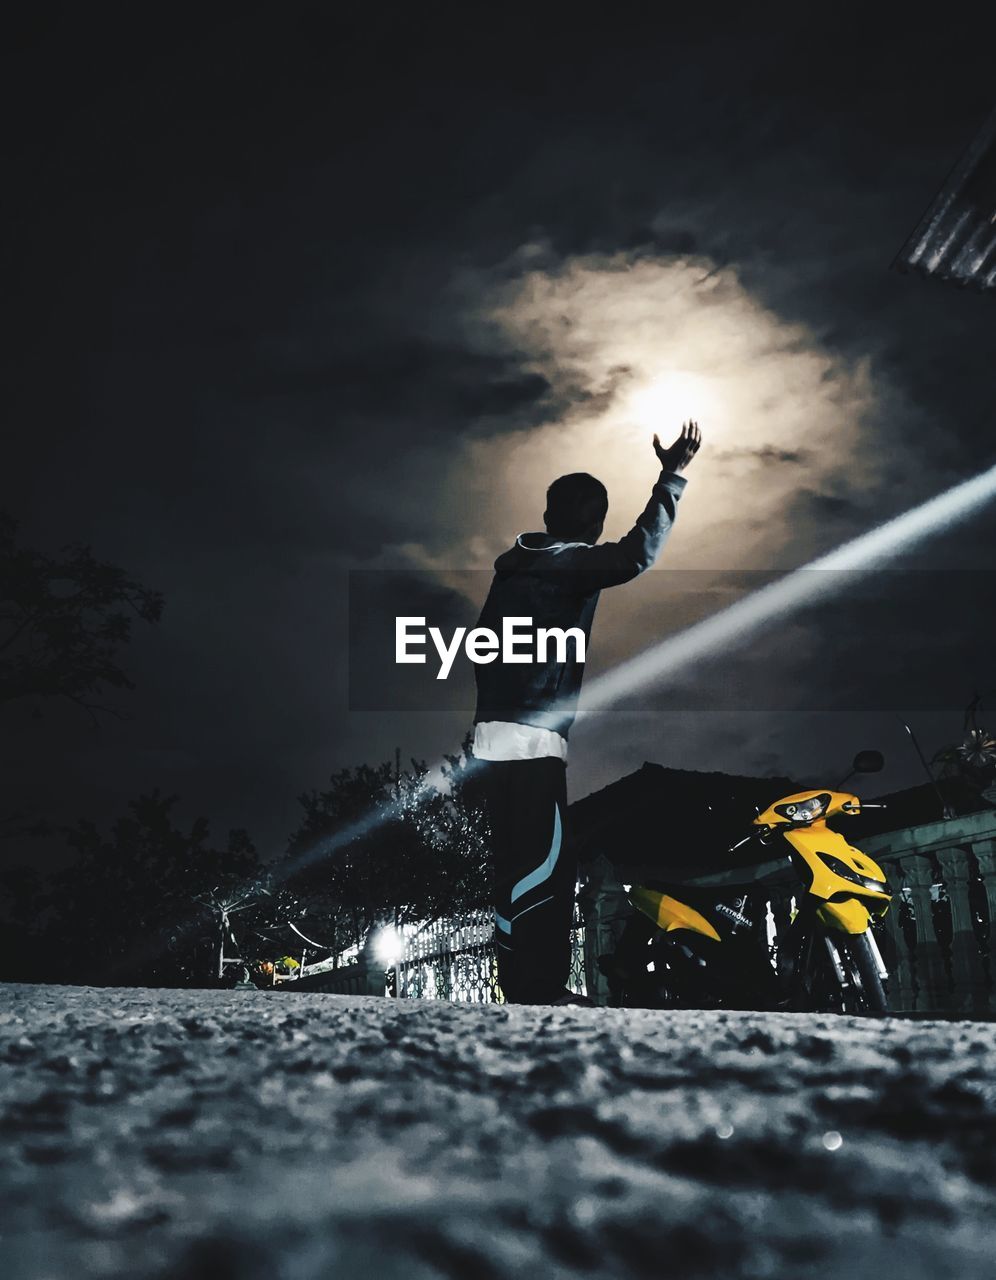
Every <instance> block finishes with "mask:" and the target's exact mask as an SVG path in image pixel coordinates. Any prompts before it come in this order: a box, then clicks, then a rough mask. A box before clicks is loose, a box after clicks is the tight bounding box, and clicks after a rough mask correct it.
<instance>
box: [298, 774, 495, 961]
mask: <svg viewBox="0 0 996 1280" xmlns="http://www.w3.org/2000/svg"><path fill="white" fill-rule="evenodd" d="M299 800H300V803H301V805H302V807H303V809H304V819H303V821H302V823H301V825H300V826H299V827H298V829H297V830H296V831H295V832H294V833H293V835H292V836H291V838H290V842H289V846H288V851H287V856H286V858H285V860H284V862H283V863H282V864H279V865H278V866H277V867H276V868H275V880H276V881H277V882H278V883H280V884H281V885H282V889H281V891H280V892H279V893H277V894H276V895H275V896H274V899H273V909H274V910H275V911H276V912H278V913H282V915H283V918H284V919H285V920H298V921H300V920H301V919H303V918H304V917H307V919H308V920H309V921H310V922H311V928H312V931H313V933H314V935H315V936H316V937H319V936H320V938H321V940H322V941H323V942H324V943H326V944H327V945H328V947H329V949H330V950H339V951H343V950H346V949H347V948H349V947H351V946H356V945H359V944H361V943H362V942H363V940H364V938H365V937H366V935H367V933H368V932H369V930H370V929H371V928H372V927H373V926H374V925H377V924H381V923H387V922H390V923H392V924H394V925H396V926H400V925H402V924H410V923H416V922H424V921H428V920H435V919H440V918H443V917H447V916H451V915H454V914H459V913H460V912H463V911H467V910H471V909H474V908H477V907H480V906H483V905H484V904H485V903H486V902H487V901H488V896H489V894H488V882H487V845H486V838H487V830H486V826H485V823H484V818H483V812H482V809H481V807H480V804H479V801H478V799H477V797H476V796H475V795H474V790H473V786H472V785H469V783H468V773H467V768H466V757H465V755H464V756H456V755H454V756H448V757H447V758H446V765H445V766H444V768H443V771H442V777H441V778H440V779H438V780H433V779H432V778H431V777H430V774H429V770H428V769H427V767H426V765H425V763H424V762H422V761H417V760H412V761H411V763H410V768H408V769H407V770H402V769H401V768H400V764H399V763H398V761H397V760H396V761H395V762H394V763H393V764H392V763H388V762H385V763H383V764H380V765H376V766H369V765H360V766H357V767H355V768H348V769H341V770H339V771H338V772H336V773H334V774H333V775H332V776H331V778H330V779H329V785H328V787H327V788H325V789H324V790H322V791H309V792H306V793H304V794H303V795H301V796H300V797H299ZM350 833H352V834H351V838H345V837H346V836H347V835H349V834H350ZM302 927H303V926H302ZM306 932H307V930H306Z"/></svg>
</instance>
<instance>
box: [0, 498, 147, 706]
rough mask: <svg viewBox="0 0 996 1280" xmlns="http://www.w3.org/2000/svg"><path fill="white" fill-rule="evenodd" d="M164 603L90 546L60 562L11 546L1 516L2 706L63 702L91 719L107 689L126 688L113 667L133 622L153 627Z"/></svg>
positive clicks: (7, 523)
mask: <svg viewBox="0 0 996 1280" xmlns="http://www.w3.org/2000/svg"><path fill="white" fill-rule="evenodd" d="M162 611H163V598H162V596H161V595H160V594H159V593H158V592H156V591H150V590H149V589H148V588H147V587H143V586H142V585H141V584H140V583H138V582H136V581H135V580H134V579H133V578H131V577H129V576H128V574H127V573H126V572H125V571H124V570H123V569H120V568H118V567H117V566H116V565H111V564H103V563H101V562H100V561H98V560H96V559H95V558H94V556H93V554H92V553H91V551H90V550H89V548H88V547H67V548H65V549H64V552H63V556H62V558H61V559H54V558H52V557H51V556H47V555H44V554H42V553H41V552H40V551H32V550H30V549H29V548H27V547H21V546H18V544H17V525H16V523H15V522H14V521H13V520H12V519H11V517H10V516H9V515H7V514H6V513H5V512H0V703H3V702H9V701H11V700H13V699H15V698H28V697H34V698H40V699H45V698H67V699H69V700H70V701H71V702H74V703H76V704H78V705H79V706H82V707H84V708H85V709H86V710H87V711H88V712H90V714H91V715H92V714H93V712H94V711H96V710H101V709H106V708H101V707H100V706H99V705H98V704H95V703H94V702H93V701H92V699H93V698H95V697H96V696H98V695H99V694H100V693H101V691H102V690H104V689H106V688H112V689H120V688H131V687H132V684H131V681H130V680H129V679H128V677H127V676H126V675H125V673H124V671H123V670H122V669H121V668H120V666H119V665H118V661H117V653H118V650H119V648H120V647H121V646H122V645H123V644H126V643H127V642H128V640H129V639H130V638H131V627H132V622H133V620H134V619H135V618H139V619H141V620H142V621H144V622H158V621H159V619H160V617H161V616H162Z"/></svg>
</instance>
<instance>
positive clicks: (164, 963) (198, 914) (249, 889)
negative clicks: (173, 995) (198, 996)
mask: <svg viewBox="0 0 996 1280" xmlns="http://www.w3.org/2000/svg"><path fill="white" fill-rule="evenodd" d="M175 804H176V797H175V796H162V795H160V794H159V793H158V792H154V793H153V794H152V795H148V796H142V797H140V798H139V799H138V800H136V801H134V802H133V803H132V804H131V805H130V806H129V812H128V814H127V815H126V816H125V817H122V818H119V819H118V820H117V822H115V824H114V826H113V827H112V829H111V831H110V833H109V834H108V835H106V836H105V835H102V834H101V832H100V831H99V830H98V829H97V827H96V826H95V825H94V824H93V823H92V822H85V821H84V822H80V823H78V824H77V825H76V826H75V827H73V828H71V829H69V830H68V831H67V833H66V834H67V840H68V843H69V846H70V848H71V849H72V850H73V851H74V853H75V855H76V856H75V858H74V860H73V861H72V862H71V863H70V864H69V865H68V866H67V867H65V868H63V869H61V870H60V871H58V872H56V873H55V874H54V875H53V876H52V877H51V879H50V881H49V883H48V884H47V885H46V886H45V888H44V890H43V891H40V892H38V893H37V894H36V896H35V899H34V901H33V903H32V904H31V908H30V909H31V910H32V912H33V914H34V918H35V921H36V937H35V944H34V945H33V946H32V956H33V961H32V970H33V980H34V981H38V980H47V981H61V982H90V983H95V984H98V985H105V984H110V985H116V984H121V985H130V984H135V983H143V984H148V985H158V986H174V985H182V984H188V983H189V984H196V985H201V986H204V985H210V984H211V983H213V982H214V981H216V980H217V972H218V963H217V962H218V942H219V928H220V924H221V918H222V915H224V914H227V913H226V911H225V908H226V907H227V908H228V909H229V911H230V910H231V909H232V907H233V904H235V903H240V904H241V903H242V902H244V901H246V900H247V899H248V898H249V897H251V896H252V894H253V893H255V892H258V891H261V889H262V876H261V873H260V868H259V863H258V861H257V857H256V851H255V849H254V848H253V845H252V842H251V841H250V839H249V837H248V835H247V834H246V832H245V831H243V830H233V831H231V832H229V836H228V840H227V841H226V843H225V844H224V846H222V847H220V848H219V847H217V846H215V845H214V844H212V843H211V841H210V838H209V835H210V833H209V829H208V823H207V821H206V819H204V818H198V819H197V820H196V821H195V822H194V823H193V824H192V825H191V826H190V828H189V829H187V830H184V829H181V828H180V827H179V826H177V825H176V823H175V822H174V820H173V816H172V810H173V807H174V805H175Z"/></svg>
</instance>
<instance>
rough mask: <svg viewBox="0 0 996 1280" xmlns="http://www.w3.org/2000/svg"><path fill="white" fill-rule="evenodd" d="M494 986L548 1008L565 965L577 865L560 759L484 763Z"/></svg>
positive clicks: (515, 999) (560, 989) (511, 999)
mask: <svg viewBox="0 0 996 1280" xmlns="http://www.w3.org/2000/svg"><path fill="white" fill-rule="evenodd" d="M484 786H485V795H486V798H487V808H488V819H489V821H490V825H491V847H492V858H493V870H494V886H495V941H496V944H497V948H498V981H499V983H500V984H501V989H502V991H503V992H504V993H505V999H506V1000H507V1001H508V1003H509V1004H548V1003H550V1001H552V1000H555V999H556V998H557V996H560V995H563V993H564V989H565V988H566V986H567V980H568V977H569V975H570V967H571V922H572V919H573V915H574V891H575V888H576V884H577V866H576V864H575V863H573V862H572V861H571V859H570V858H568V856H567V854H566V853H565V850H564V817H565V814H566V810H567V769H566V766H565V764H564V761H563V760H556V759H539V760H500V761H487V762H486V763H485V766H484Z"/></svg>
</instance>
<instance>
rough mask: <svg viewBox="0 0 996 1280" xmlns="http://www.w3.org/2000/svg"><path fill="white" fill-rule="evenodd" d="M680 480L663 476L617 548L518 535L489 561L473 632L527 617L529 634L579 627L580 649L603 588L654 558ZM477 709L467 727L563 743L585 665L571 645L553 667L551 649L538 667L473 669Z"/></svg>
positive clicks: (614, 544) (673, 507)
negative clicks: (485, 723)
mask: <svg viewBox="0 0 996 1280" xmlns="http://www.w3.org/2000/svg"><path fill="white" fill-rule="evenodd" d="M686 484H687V481H686V480H685V477H684V476H679V475H677V474H675V473H674V472H673V471H662V472H661V474H660V477H659V478H658V480H657V483H656V484H655V485H654V488H653V491H652V492H651V495H650V501H649V502H648V503H647V505H646V507H644V509H643V512H642V513H641V515H640V516H639V518H638V519H637V522H636V524H635V525H634V526H633V528H632V529H630V531H629V533H627V534H625V535H624V536H623V537H622V538H620V539H619V541H618V542H602V543H599V544H597V545H596V546H591V545H589V544H588V543H586V542H562V541H561V540H560V539H559V538H555V537H553V536H551V535H550V534H548V533H522V534H520V535H519V536H518V538H516V540H515V546H513V547H512V548H511V549H510V550H508V551H505V552H503V554H502V555H500V556H499V557H498V559H497V560H496V561H495V576H494V579H493V581H492V583H491V590H490V591H489V592H488V598H487V600H485V602H484V608H483V609H482V610H481V616H480V618H479V619H478V622H477V625H478V626H479V627H488V628H490V629H491V630H492V631H495V632H496V633H498V634H499V635H500V634H501V629H502V618H506V617H516V618H532V620H533V628H534V629H536V628H538V627H560V628H562V629H564V630H566V629H567V628H568V627H580V628H581V630H582V631H583V632H584V635H585V647H586V649H587V641H588V638H589V637H590V635H591V622H592V618H593V617H594V614H595V606H596V605H597V604H598V596H599V592H600V591H601V590H602V588H603V587H617V586H619V585H620V584H621V583H623V582H629V581H630V580H631V579H632V578H635V577H636V576H637V575H638V574H641V573H643V571H644V570H645V569H649V568H650V566H651V565H652V564H653V563H654V561H655V560H656V559H657V556H658V555H659V553H660V550H661V548H662V547H663V545H664V542H665V540H666V538H667V535H668V533H669V532H670V531H671V526H672V525H673V524H674V519H675V513H676V508H677V503H678V499H679V498H680V497H681V493H682V490H683V489H684V487H685V485H686ZM474 674H475V678H476V680H477V711H476V713H475V715H474V723H475V724H477V723H479V722H480V721H482V720H508V721H512V722H513V723H515V724H530V725H536V726H537V727H538V728H542V729H553V730H555V731H556V732H557V733H559V734H561V735H563V737H565V738H566V737H567V735H568V733H569V732H570V727H571V725H572V724H573V723H574V717H575V715H576V713H577V704H578V695H579V694H580V692H581V680H582V677H583V676H584V664H583V663H581V662H578V661H577V655H576V646H575V645H574V642H573V640H570V641H569V642H568V645H567V661H566V662H558V661H557V657H556V652H555V648H554V646H553V645H550V646H548V648H547V660H546V661H545V662H530V663H503V662H502V661H501V658H500V656H499V658H498V659H496V660H495V661H494V662H491V663H486V664H480V665H476V666H475V667H474Z"/></svg>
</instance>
